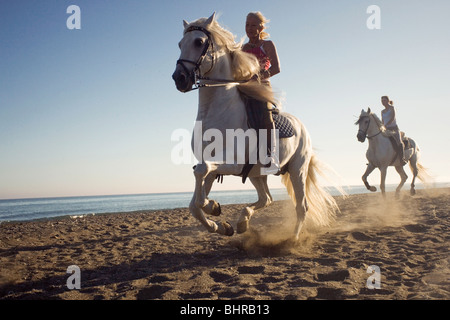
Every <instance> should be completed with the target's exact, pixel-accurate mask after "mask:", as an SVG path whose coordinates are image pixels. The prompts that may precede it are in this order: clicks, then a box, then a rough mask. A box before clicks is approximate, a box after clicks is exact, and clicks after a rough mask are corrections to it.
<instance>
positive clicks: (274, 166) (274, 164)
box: [261, 154, 280, 175]
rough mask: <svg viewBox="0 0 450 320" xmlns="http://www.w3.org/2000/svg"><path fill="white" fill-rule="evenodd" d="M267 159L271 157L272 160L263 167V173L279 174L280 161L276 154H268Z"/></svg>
mask: <svg viewBox="0 0 450 320" xmlns="http://www.w3.org/2000/svg"><path fill="white" fill-rule="evenodd" d="M266 159H270V161H269V163H268V164H266V165H264V166H263V167H262V168H261V175H270V174H277V173H278V172H280V161H279V160H278V157H277V156H276V155H275V154H272V155H270V156H267V158H266Z"/></svg>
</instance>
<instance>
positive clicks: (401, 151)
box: [398, 135, 408, 166]
mask: <svg viewBox="0 0 450 320" xmlns="http://www.w3.org/2000/svg"><path fill="white" fill-rule="evenodd" d="M399 136H400V135H399ZM398 148H399V149H398V154H399V155H400V156H401V157H400V162H401V164H402V166H404V165H405V164H407V163H408V160H406V159H405V145H404V144H403V141H402V139H401V137H400V140H399V146H398Z"/></svg>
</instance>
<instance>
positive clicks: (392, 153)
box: [355, 108, 429, 196]
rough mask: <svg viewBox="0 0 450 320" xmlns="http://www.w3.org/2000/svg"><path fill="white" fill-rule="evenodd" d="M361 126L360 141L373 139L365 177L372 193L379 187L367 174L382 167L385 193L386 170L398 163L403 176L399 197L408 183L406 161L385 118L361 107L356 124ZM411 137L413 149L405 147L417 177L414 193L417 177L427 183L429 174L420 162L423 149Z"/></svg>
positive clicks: (368, 151) (382, 188)
mask: <svg viewBox="0 0 450 320" xmlns="http://www.w3.org/2000/svg"><path fill="white" fill-rule="evenodd" d="M355 124H356V125H359V130H358V134H357V138H358V140H359V141H360V142H364V141H365V140H366V137H367V138H368V140H369V148H368V149H367V153H366V158H367V160H369V163H368V164H367V169H366V172H365V173H364V175H363V176H362V180H363V182H364V185H365V186H366V188H367V189H368V190H370V191H372V192H375V191H377V188H376V187H374V186H371V185H369V183H368V182H367V177H368V176H369V174H370V173H371V172H372V171H373V170H374V169H375V168H378V169H380V172H381V183H380V189H381V192H382V194H383V196H384V195H385V180H386V172H387V168H388V167H389V166H394V167H395V170H397V172H398V174H399V175H400V177H401V181H400V184H399V185H398V187H397V189H396V196H398V195H399V192H400V189H401V188H402V187H403V185H404V184H405V182H406V180H407V179H408V176H407V175H406V173H405V170H403V164H402V163H401V161H400V158H399V156H398V153H397V150H396V149H394V147H393V145H392V142H391V141H390V138H389V136H388V133H387V131H386V128H385V127H384V125H383V123H382V122H381V120H380V119H379V118H378V117H377V116H376V115H375V114H374V113H372V112H371V111H370V108H368V110H367V111H364V109H363V110H361V115H360V116H359V119H358V121H356V123H355ZM408 139H409V143H410V146H411V148H410V149H411V150H405V159H407V160H409V165H410V168H411V171H412V173H413V179H412V182H411V189H410V193H411V195H414V194H415V193H416V190H415V185H414V182H415V180H416V177H418V178H419V179H420V180H422V181H423V182H426V180H427V179H428V177H429V175H428V173H427V172H426V169H425V168H424V167H423V166H422V165H421V164H420V163H419V161H418V160H419V155H420V149H419V146H418V145H417V144H416V142H415V141H414V140H413V139H411V138H408Z"/></svg>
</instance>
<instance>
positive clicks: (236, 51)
mask: <svg viewBox="0 0 450 320" xmlns="http://www.w3.org/2000/svg"><path fill="white" fill-rule="evenodd" d="M183 23H184V33H183V35H184V36H183V38H182V40H181V41H180V43H179V47H180V49H181V55H180V59H179V60H178V61H177V67H176V69H175V72H174V74H173V76H172V78H173V79H174V81H175V83H176V87H177V89H178V90H179V91H181V92H188V91H190V90H192V89H199V106H198V113H197V124H198V123H200V124H201V126H200V127H199V128H200V129H198V126H197V129H194V134H193V137H192V149H193V151H194V154H195V155H196V157H197V160H199V163H198V164H197V165H196V166H195V167H194V176H195V191H194V195H193V198H192V201H191V203H190V205H189V209H190V211H191V213H192V215H193V216H194V217H195V218H197V219H198V220H199V221H200V222H201V223H202V224H203V225H204V226H205V227H206V229H207V230H208V231H209V232H216V233H219V234H222V235H227V236H231V235H233V234H234V228H233V227H232V226H231V224H230V223H229V222H220V223H216V222H214V221H212V220H211V219H209V218H207V217H206V216H205V213H206V214H210V215H214V216H218V215H220V213H221V210H220V205H219V204H218V203H217V202H216V201H214V200H210V199H209V198H208V194H209V192H210V190H211V187H212V184H213V182H214V180H215V179H216V178H217V176H220V175H237V176H239V175H241V173H242V170H243V167H244V164H243V163H242V162H240V161H238V159H237V153H239V152H241V153H242V151H243V150H242V148H238V147H237V146H234V143H233V141H234V137H233V138H232V140H233V141H230V140H231V139H227V129H228V130H230V129H234V130H243V132H247V130H248V129H249V127H248V124H247V113H246V109H245V103H244V100H243V98H242V95H241V93H244V94H246V95H247V96H252V97H254V98H258V99H259V100H263V101H273V95H272V90H271V88H270V87H269V86H266V85H262V84H260V83H259V82H257V81H248V79H251V78H252V76H253V75H255V74H258V73H259V70H260V67H259V63H258V61H257V59H256V58H255V57H254V56H252V55H250V54H247V53H245V52H243V51H242V50H241V44H239V43H236V42H235V40H234V35H233V34H231V33H230V32H229V31H227V30H225V29H223V28H222V27H221V26H220V25H219V24H218V23H217V21H216V20H215V14H213V15H212V16H211V17H209V18H208V19H206V18H201V19H198V20H196V21H194V22H192V23H187V22H186V21H183ZM193 86H194V88H193ZM282 114H283V115H284V116H285V117H287V118H288V119H289V120H290V121H291V122H292V124H293V126H294V135H293V136H292V137H290V138H285V139H280V140H279V141H277V145H278V148H279V159H280V166H281V168H283V169H284V170H283V172H284V173H283V176H282V181H283V183H284V184H285V185H286V187H287V189H288V193H289V194H290V196H291V198H292V200H293V202H294V205H295V207H296V213H297V223H296V225H295V230H294V239H298V236H299V233H300V230H301V228H302V225H303V223H304V220H305V216H306V218H308V219H309V218H311V221H312V222H315V223H316V224H317V225H327V224H329V222H330V221H332V219H333V217H334V215H335V212H336V211H337V210H338V207H337V205H336V202H335V200H334V199H333V197H332V196H331V195H330V194H329V193H327V192H326V191H325V190H324V189H323V188H322V187H321V186H320V184H319V183H318V181H317V179H316V172H317V170H318V169H319V167H318V166H319V162H318V160H317V159H316V157H315V156H314V153H313V150H312V145H311V140H310V138H309V134H308V132H307V131H306V128H305V127H304V126H303V124H302V123H301V122H300V121H299V120H298V119H297V118H295V117H294V116H292V115H289V114H287V113H282ZM196 130H199V131H200V132H199V133H198V132H197V137H196V133H195V131H196ZM211 130H213V132H215V133H219V134H221V136H222V137H223V141H222V142H223V143H222V145H221V146H222V147H221V148H217V141H216V140H214V143H215V155H214V157H212V158H209V159H205V158H203V159H202V158H201V156H202V155H204V154H205V151H208V150H209V151H210V150H211V145H212V143H213V142H212V141H210V140H211V139H210V138H209V139H205V138H204V137H205V136H206V134H207V133H208V132H209V133H211ZM199 137H200V139H201V140H202V141H198V138H199ZM202 137H203V139H202ZM219 140H221V139H219ZM229 143H231V145H232V147H229ZM195 145H197V146H199V149H200V150H195ZM244 148H245V156H246V158H247V159H248V157H249V156H251V155H252V153H254V152H257V151H256V148H255V146H254V144H253V145H251V143H249V141H247V140H246V142H245V146H244ZM206 153H207V152H206ZM218 154H219V155H220V156H221V157H222V158H221V159H222V161H220V160H217V155H218ZM230 154H231V155H230ZM199 156H200V159H199ZM230 157H231V158H232V159H231V161H229V160H230ZM224 159H227V161H225V162H224ZM260 169H261V165H260V164H255V165H254V167H253V168H252V170H251V171H250V172H249V174H248V177H249V178H250V181H251V182H252V184H253V185H254V186H255V188H256V190H257V193H258V201H257V202H256V203H253V204H251V205H249V206H247V207H246V208H245V209H244V210H243V212H242V213H241V215H240V216H239V218H238V222H237V232H238V233H243V232H245V231H246V230H247V229H248V227H249V220H250V218H251V216H252V215H253V214H254V213H255V211H257V210H258V209H261V208H264V207H267V206H268V205H269V204H271V202H272V196H271V195H270V192H269V188H268V186H267V176H265V175H261V173H260Z"/></svg>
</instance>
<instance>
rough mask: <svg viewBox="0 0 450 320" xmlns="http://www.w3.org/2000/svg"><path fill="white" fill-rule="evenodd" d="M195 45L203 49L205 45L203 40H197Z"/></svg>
mask: <svg viewBox="0 0 450 320" xmlns="http://www.w3.org/2000/svg"><path fill="white" fill-rule="evenodd" d="M194 44H195V46H196V47H201V46H202V45H203V39H195V41H194Z"/></svg>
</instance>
